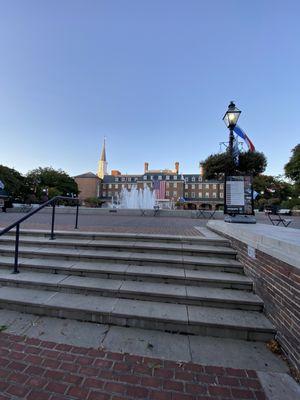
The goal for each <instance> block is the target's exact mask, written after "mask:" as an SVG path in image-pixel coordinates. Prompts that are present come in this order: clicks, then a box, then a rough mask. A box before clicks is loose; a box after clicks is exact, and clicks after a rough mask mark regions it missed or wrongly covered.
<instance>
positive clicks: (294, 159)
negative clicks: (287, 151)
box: [284, 144, 300, 184]
mask: <svg viewBox="0 0 300 400" xmlns="http://www.w3.org/2000/svg"><path fill="white" fill-rule="evenodd" d="M284 171H285V175H286V176H287V177H288V178H290V179H291V180H292V181H294V182H295V183H296V184H300V144H297V146H296V147H294V148H293V150H292V156H291V158H290V160H289V162H288V163H287V164H285V166H284Z"/></svg>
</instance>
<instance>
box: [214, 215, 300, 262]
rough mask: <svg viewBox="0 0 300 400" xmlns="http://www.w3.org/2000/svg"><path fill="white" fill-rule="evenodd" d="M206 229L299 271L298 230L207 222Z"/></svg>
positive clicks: (299, 243) (299, 235)
mask: <svg viewBox="0 0 300 400" xmlns="http://www.w3.org/2000/svg"><path fill="white" fill-rule="evenodd" d="M207 227H208V228H210V229H212V230H213V231H215V232H217V233H221V234H224V235H227V236H229V237H232V238H234V239H236V240H239V241H241V242H242V243H245V244H246V245H249V246H251V247H254V248H255V249H257V250H260V251H262V252H263V253H266V254H268V255H270V256H272V257H274V258H277V259H278V260H280V261H283V262H285V263H287V264H290V265H292V266H294V267H296V268H299V269H300V230H299V229H293V228H283V227H279V226H270V225H265V224H255V225H248V224H247V225H246V224H245V225H244V224H228V223H226V222H224V221H215V220H213V221H212V220H211V221H208V223H207Z"/></svg>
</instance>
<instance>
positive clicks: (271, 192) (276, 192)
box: [253, 175, 294, 208]
mask: <svg viewBox="0 0 300 400" xmlns="http://www.w3.org/2000/svg"><path fill="white" fill-rule="evenodd" d="M253 189H254V190H255V191H256V192H257V193H258V194H259V196H258V198H257V200H256V205H257V206H258V207H259V208H264V207H265V206H273V205H278V206H279V205H280V204H282V202H283V201H287V200H288V199H289V198H291V197H292V196H293V192H294V188H293V185H291V184H290V183H288V182H285V181H284V180H283V179H282V177H281V176H278V177H274V176H270V175H258V176H256V177H255V178H254V179H253Z"/></svg>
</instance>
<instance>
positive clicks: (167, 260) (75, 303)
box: [0, 230, 275, 341]
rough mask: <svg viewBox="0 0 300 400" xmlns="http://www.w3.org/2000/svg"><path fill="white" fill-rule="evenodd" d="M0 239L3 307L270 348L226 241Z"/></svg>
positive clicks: (65, 236)
mask: <svg viewBox="0 0 300 400" xmlns="http://www.w3.org/2000/svg"><path fill="white" fill-rule="evenodd" d="M13 261H14V232H10V233H8V234H6V235H3V236H2V237H0V308H3V309H9V310H17V311H21V312H27V313H33V314H38V315H47V316H53V317H61V318H71V319H77V320H81V321H90V322H98V323H105V324H110V325H119V326H129V327H138V328H145V329H154V330H161V331H166V332H174V333H175V332H176V333H182V334H196V335H206V336H215V337H224V338H233V339H245V340H256V341H267V340H269V339H271V338H273V337H274V334H275V331H274V328H273V326H272V325H271V323H270V322H269V321H268V320H267V319H266V318H265V316H264V314H263V312H262V311H263V302H262V300H261V299H260V298H259V297H258V296H257V295H255V294H254V293H253V285H252V281H251V279H249V278H248V277H246V276H245V275H244V273H243V267H242V265H241V263H240V262H238V261H237V260H236V252H235V251H234V250H233V249H232V248H231V247H230V245H229V242H228V241H227V240H225V239H221V238H220V239H209V238H202V237H180V236H167V235H145V234H113V233H111V234H109V233H88V232H57V233H56V239H55V240H49V234H47V233H45V232H42V231H32V230H31V231H30V230H22V232H21V238H20V247H19V269H20V273H19V274H12V270H13Z"/></svg>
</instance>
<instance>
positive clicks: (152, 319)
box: [0, 286, 275, 341]
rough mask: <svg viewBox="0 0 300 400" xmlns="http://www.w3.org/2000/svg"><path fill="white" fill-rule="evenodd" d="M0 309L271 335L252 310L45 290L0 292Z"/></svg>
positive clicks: (251, 336) (248, 336) (261, 337)
mask: <svg viewBox="0 0 300 400" xmlns="http://www.w3.org/2000/svg"><path fill="white" fill-rule="evenodd" d="M0 307H1V308H5V309H10V310H15V311H21V312H28V313H33V314H38V315H48V316H54V317H60V318H71V319H77V320H82V321H91V322H100V323H105V324H110V325H119V326H131V327H137V328H145V329H154V330H162V331H171V332H180V333H186V334H187V333H189V334H200V335H205V336H216V337H224V338H233V339H244V340H257V341H267V340H270V339H271V338H273V337H274V334H275V331H274V328H273V326H272V325H271V323H270V322H269V321H268V320H267V319H266V318H265V317H264V315H263V314H262V313H260V312H257V311H244V310H232V309H224V308H214V307H202V306H195V305H182V304H170V303H161V302H153V301H141V300H128V299H119V298H111V297H99V296H85V295H82V294H70V293H61V292H55V291H48V290H33V289H22V288H15V287H6V286H4V287H1V288H0Z"/></svg>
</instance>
